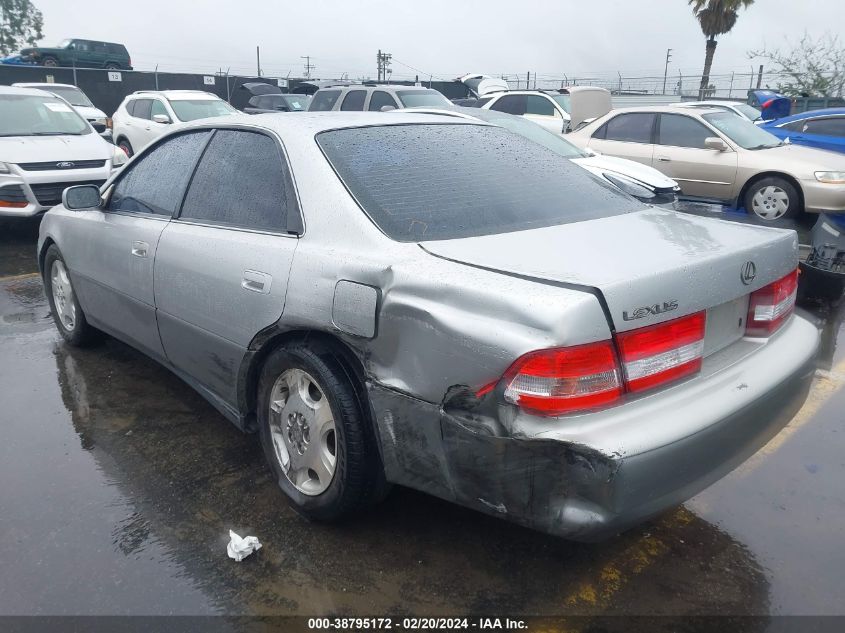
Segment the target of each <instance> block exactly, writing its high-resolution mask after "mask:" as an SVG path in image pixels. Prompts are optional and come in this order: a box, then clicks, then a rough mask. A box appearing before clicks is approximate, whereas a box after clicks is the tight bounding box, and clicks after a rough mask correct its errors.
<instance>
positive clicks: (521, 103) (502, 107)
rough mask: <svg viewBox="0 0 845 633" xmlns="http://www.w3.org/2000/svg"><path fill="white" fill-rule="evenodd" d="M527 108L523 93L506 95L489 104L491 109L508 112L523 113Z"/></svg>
mask: <svg viewBox="0 0 845 633" xmlns="http://www.w3.org/2000/svg"><path fill="white" fill-rule="evenodd" d="M526 108H527V104H526V100H525V95H506V96H504V97H502V98H501V99H497V100H496V102H495V103H494V104H493V105H491V106H490V109H491V110H498V111H499V112H507V113H508V114H525V112H526Z"/></svg>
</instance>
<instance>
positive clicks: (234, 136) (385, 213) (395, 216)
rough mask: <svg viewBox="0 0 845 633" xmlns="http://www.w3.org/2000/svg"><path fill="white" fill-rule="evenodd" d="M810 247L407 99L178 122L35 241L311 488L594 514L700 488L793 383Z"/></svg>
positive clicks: (43, 259)
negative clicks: (381, 108)
mask: <svg viewBox="0 0 845 633" xmlns="http://www.w3.org/2000/svg"><path fill="white" fill-rule="evenodd" d="M490 147H496V148H498V149H497V151H495V152H492V151H488V148H490ZM467 155H470V156H472V157H473V159H472V160H466V156H467ZM797 253H798V244H797V241H796V236H795V233H794V232H791V231H782V230H776V229H771V228H763V227H755V226H740V225H736V224H729V223H725V222H721V221H719V220H714V219H709V218H699V217H692V216H688V215H683V214H678V213H675V212H673V211H669V210H664V209H657V208H654V207H647V206H644V205H642V204H641V203H639V202H637V201H635V200H634V199H632V198H630V197H628V196H625V195H623V194H621V193H620V192H619V191H618V190H616V189H615V188H613V187H611V186H610V185H605V184H602V183H601V182H598V181H597V180H596V179H594V178H593V177H592V176H591V175H589V174H587V173H586V172H585V171H583V170H582V169H581V168H580V167H578V166H576V165H574V164H573V163H572V162H570V161H569V160H567V159H565V158H563V157H561V156H559V155H558V154H555V153H554V152H551V151H549V150H548V149H546V148H544V147H541V146H540V145H537V144H535V143H532V142H531V141H529V140H527V139H524V138H522V137H519V136H516V135H514V134H512V133H510V132H508V131H507V130H504V129H502V128H500V127H496V126H491V125H486V124H483V123H481V122H477V121H469V120H459V119H455V118H452V117H437V116H433V115H420V114H413V113H407V114H402V115H399V114H397V115H393V116H390V117H388V116H385V115H384V114H380V113H360V114H354V113H353V114H346V113H343V114H335V115H332V114H311V113H306V114H301V115H297V116H295V117H294V116H286V115H275V114H267V115H257V116H255V117H251V118H250V119H249V121H234V120H225V121H224V120H217V121H211V122H205V123H197V124H192V125H189V126H187V127H185V128H182V129H179V130H176V131H174V132H173V133H171V134H169V135H167V136H165V137H163V138H161V139H158V140H157V141H156V142H155V143H153V144H152V145H151V146H150V147H148V148H147V149H146V150H145V151H143V152H142V153H140V154H138V155H137V156H136V157H134V158H133V159H132V161H131V162H130V163H129V164H128V165H127V166H126V168H125V169H123V170H122V172H121V173H119V174H118V175H116V176H114V177H113V178H112V179H111V180H110V181H109V182H108V183H106V185H105V186H104V187H103V188H102V191H99V190H97V189H96V188H94V187H74V188H70V189H68V190H67V191H66V192H65V196H64V204H63V205H62V206H58V207H56V208H54V209H53V210H51V211H50V212H49V213H47V214H46V216H45V218H44V221H43V222H42V224H41V230H40V237H39V242H38V257H39V262H40V267H41V270H42V273H43V276H44V283H45V287H46V291H47V294H48V297H49V301H50V305H51V308H52V311H53V316H54V318H55V321H56V325H57V327H58V329H59V332H60V333H61V335H62V336H63V337H64V338H65V340H66V341H67V342H68V343H70V344H75V345H82V344H87V343H90V342H92V341H94V340H96V338H97V337H98V336H100V334H101V333H102V332H106V333H108V334H110V335H112V336H115V337H117V338H119V339H121V340H123V341H125V342H127V343H128V344H130V345H132V346H133V347H135V348H137V349H139V350H141V351H143V352H144V353H145V354H147V355H149V356H150V357H152V358H154V359H156V360H157V361H159V362H160V363H162V364H163V365H165V366H166V367H168V368H169V369H170V370H172V371H173V372H174V374H176V375H177V376H179V377H180V378H182V379H183V380H184V381H185V382H187V383H188V384H189V385H191V386H192V387H194V388H195V389H196V390H197V391H199V393H201V394H202V395H203V396H204V397H205V398H207V399H208V400H209V401H210V402H211V403H212V404H213V405H214V406H215V407H217V409H219V410H220V412H221V413H222V414H223V415H224V416H226V417H227V418H228V419H229V420H231V421H232V422H234V423H235V424H236V425H237V426H238V427H239V428H241V429H243V430H245V431H257V432H258V434H259V437H260V439H261V443H262V445H263V448H264V453H265V455H266V458H267V460H268V463H269V465H270V468H271V469H272V471H273V473H274V476H275V477H276V479H277V480H278V483H279V486H280V487H281V488H282V490H283V491H284V492H285V494H286V495H287V496H288V497H289V499H290V500H291V503H292V504H293V505H294V506H295V507H296V508H297V509H298V510H299V512H301V513H302V514H304V515H306V516H309V517H311V518H313V519H317V520H333V519H338V518H341V517H343V516H346V515H348V514H350V513H351V512H354V511H356V510H358V509H360V508H362V507H364V506H366V505H368V504H371V503H373V502H375V501H377V500H378V499H379V498H380V497H382V496H383V495H384V494H385V492H386V491H387V489H388V484H389V483H395V484H401V485H405V486H410V487H413V488H416V489H419V490H423V491H426V492H429V493H431V494H433V495H437V496H439V497H442V498H444V499H449V500H452V501H455V502H457V503H461V504H464V505H466V506H469V507H472V508H476V509H478V510H480V511H483V512H487V513H490V514H492V515H495V516H499V517H503V518H506V519H510V520H513V521H516V522H519V523H522V524H524V525H527V526H531V527H533V528H535V529H539V530H544V531H547V532H549V533H553V534H557V535H560V536H564V537H567V538H573V539H584V540H593V539H598V538H602V537H604V536H607V535H610V534H613V533H616V532H618V531H620V530H622V529H625V528H626V527H628V526H631V525H632V524H635V523H637V522H639V521H642V520H644V519H645V518H647V517H649V516H652V515H654V514H656V513H659V512H661V511H663V510H665V509H667V508H670V507H672V506H674V505H676V504H678V503H680V502H682V501H684V500H685V499H687V498H689V497H690V496H692V495H693V494H695V493H696V492H698V491H699V490H701V489H702V488H704V487H705V486H707V485H709V484H710V483H712V482H713V481H715V480H716V479H718V478H719V477H721V476H723V475H724V474H725V473H727V472H728V471H729V470H731V469H732V468H734V467H735V466H736V465H737V464H739V463H740V462H742V461H743V460H744V459H746V458H747V457H748V456H749V455H751V454H752V453H753V452H754V451H756V450H757V449H758V448H759V447H760V446H762V445H763V444H764V443H765V442H766V441H768V439H769V438H771V437H772V436H773V435H774V434H775V433H777V432H778V430H780V429H781V428H782V427H783V426H784V425H785V424H786V423H787V421H788V420H789V419H790V418H791V416H792V415H793V413H794V412H795V411H796V410H797V408H798V407H799V406H800V405H801V404H802V402H803V401H804V399H805V398H806V394H807V390H808V388H809V383H810V378H811V375H812V369H813V359H814V355H815V352H816V348H817V345H818V339H819V336H818V333H817V330H816V328H815V327H814V326H813V325H812V324H811V323H810V322H809V321H807V320H806V319H805V318H803V317H801V316H800V315H798V314H794V302H795V289H796V279H797V274H796V267H797Z"/></svg>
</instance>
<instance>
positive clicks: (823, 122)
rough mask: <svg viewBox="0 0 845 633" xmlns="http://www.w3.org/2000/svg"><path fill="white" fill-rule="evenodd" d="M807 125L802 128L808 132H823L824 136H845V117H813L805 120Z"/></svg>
mask: <svg viewBox="0 0 845 633" xmlns="http://www.w3.org/2000/svg"><path fill="white" fill-rule="evenodd" d="M804 123H805V124H806V127H802V128H801V129H802V130H803V131H805V132H806V133H807V134H823V135H824V136H845V117H829V118H827V119H811V120H810V121H805V122H804Z"/></svg>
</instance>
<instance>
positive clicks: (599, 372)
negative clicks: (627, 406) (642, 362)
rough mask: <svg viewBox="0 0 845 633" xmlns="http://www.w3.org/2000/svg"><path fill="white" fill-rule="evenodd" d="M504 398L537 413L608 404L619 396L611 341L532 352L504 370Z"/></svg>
mask: <svg viewBox="0 0 845 633" xmlns="http://www.w3.org/2000/svg"><path fill="white" fill-rule="evenodd" d="M503 380H504V384H505V394H504V396H505V400H507V401H508V402H512V403H513V404H516V405H518V406H519V407H520V408H522V409H525V410H526V411H529V412H531V413H536V414H538V415H548V416H552V415H560V414H563V413H572V412H574V411H583V410H588V409H595V408H598V407H603V406H607V405H608V404H610V403H611V402H614V401H615V400H618V399H619V398H620V397H621V396H622V380H621V378H620V376H619V363H618V362H617V360H616V351H615V350H614V349H613V344H612V343H611V342H610V341H601V342H599V343H591V344H589V345H578V346H577V347H566V348H557V349H546V350H540V351H537V352H531V353H529V354H526V355H525V356H522V357H521V358H520V359H519V360H517V361H516V362H515V363H514V364H513V365H512V366H511V368H510V369H509V370H508V371H507V372H506V373H505V376H504V379H503Z"/></svg>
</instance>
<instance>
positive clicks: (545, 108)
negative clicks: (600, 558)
mask: <svg viewBox="0 0 845 633" xmlns="http://www.w3.org/2000/svg"><path fill="white" fill-rule="evenodd" d="M525 113H526V114H537V115H539V116H555V115H556V114H557V115H558V116H560V114H559V113H558V111H557V109H556V108H555V107H554V106H553V105H552V102H551V100H550V99H546V97H541V96H540V95H528V99H527V100H526V103H525Z"/></svg>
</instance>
